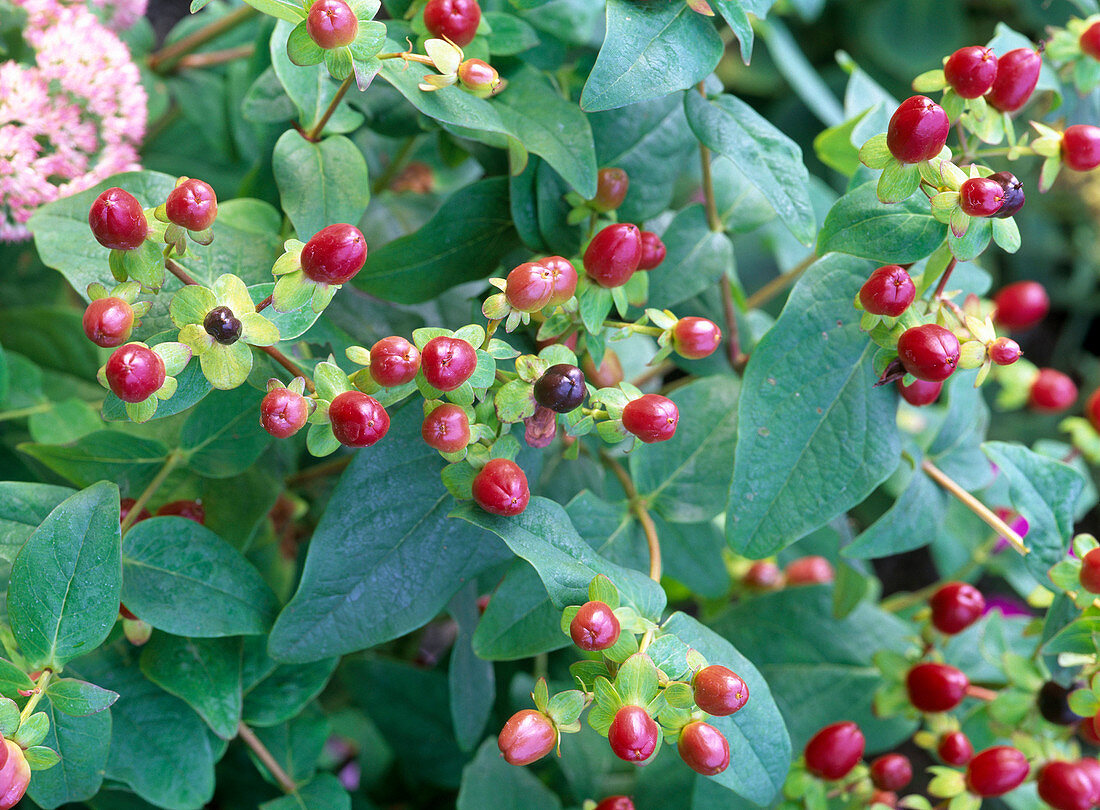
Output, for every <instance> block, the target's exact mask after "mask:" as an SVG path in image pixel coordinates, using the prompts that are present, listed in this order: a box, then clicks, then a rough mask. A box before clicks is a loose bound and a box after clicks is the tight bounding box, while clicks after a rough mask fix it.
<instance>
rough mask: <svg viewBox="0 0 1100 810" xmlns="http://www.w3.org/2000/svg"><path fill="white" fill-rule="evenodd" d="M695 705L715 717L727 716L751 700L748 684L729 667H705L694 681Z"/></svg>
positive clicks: (714, 665) (719, 665) (715, 665)
mask: <svg viewBox="0 0 1100 810" xmlns="http://www.w3.org/2000/svg"><path fill="white" fill-rule="evenodd" d="M691 685H692V688H693V689H694V691H695V705H696V706H698V707H699V708H700V709H702V710H703V711H705V712H706V713H707V714H713V715H714V716H715V717H727V716H728V715H731V714H733V713H734V712H736V711H738V710H739V709H741V708H743V707H744V705H745V704H746V703H748V702H749V687H748V684H746V683H745V681H744V680H743V679H742V678H741V676H740V675H738V674H737V673H736V672H734V671H733V670H732V669H730V668H729V667H724V666H722V665H721V664H711V665H710V666H707V667H703V668H702V669H701V670H699V672H698V673H696V675H695V679H694V680H693V681H692V684H691Z"/></svg>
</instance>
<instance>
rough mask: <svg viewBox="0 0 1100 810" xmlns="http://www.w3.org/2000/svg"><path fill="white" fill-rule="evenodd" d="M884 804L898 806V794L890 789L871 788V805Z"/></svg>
mask: <svg viewBox="0 0 1100 810" xmlns="http://www.w3.org/2000/svg"><path fill="white" fill-rule="evenodd" d="M876 804H884V805H886V806H887V807H897V806H898V794H896V793H894V792H893V791H890V790H877V789H876V790H873V791H872V792H871V806H872V807H873V806H874V805H876Z"/></svg>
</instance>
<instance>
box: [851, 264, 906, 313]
mask: <svg viewBox="0 0 1100 810" xmlns="http://www.w3.org/2000/svg"><path fill="white" fill-rule="evenodd" d="M916 297H917V288H916V285H914V284H913V279H912V278H910V277H909V273H908V272H906V270H905V268H904V267H901V266H899V265H896V264H888V265H885V266H884V267H880V268H878V269H877V270H875V271H874V272H873V273H871V275H870V277H869V278H868V279H867V280H866V281H865V282H863V286H862V287H860V288H859V303H860V304H862V305H863V308H864V309H865V310H866V311H867V312H870V313H871V314H872V315H886V316H888V317H891V318H896V317H898V316H899V315H901V313H903V312H905V310H907V309H909V305H910V304H912V303H913V299H915V298H916Z"/></svg>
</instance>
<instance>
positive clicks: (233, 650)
mask: <svg viewBox="0 0 1100 810" xmlns="http://www.w3.org/2000/svg"><path fill="white" fill-rule="evenodd" d="M141 671H142V674H144V675H145V677H146V678H148V679H149V680H151V681H152V682H153V683H155V684H156V685H157V686H159V687H160V688H161V689H163V690H164V691H166V692H168V693H169V694H172V695H175V696H176V697H178V698H180V699H182V700H184V701H186V702H187V704H188V705H189V706H190V707H191V708H192V709H194V710H195V711H196V712H197V713H198V715H199V717H201V718H202V719H203V720H204V721H205V722H206V724H207V725H208V726H210V729H211V731H213V732H214V733H215V734H217V735H218V736H219V737H221V738H222V739H223V740H231V739H233V738H234V737H236V736H237V726H238V724H239V723H240V722H241V701H242V698H241V642H240V641H239V640H238V639H231V638H211V639H204V638H183V637H181V636H171V635H168V634H167V633H154V634H153V637H152V638H151V639H150V640H149V643H148V644H146V645H145V646H144V647H143V648H142V651H141Z"/></svg>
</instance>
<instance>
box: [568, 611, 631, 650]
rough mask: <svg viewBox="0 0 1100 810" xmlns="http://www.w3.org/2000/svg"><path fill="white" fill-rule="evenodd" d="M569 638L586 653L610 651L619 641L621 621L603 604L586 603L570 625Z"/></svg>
mask: <svg viewBox="0 0 1100 810" xmlns="http://www.w3.org/2000/svg"><path fill="white" fill-rule="evenodd" d="M569 637H570V638H572V639H573V643H574V644H576V645H577V646H578V647H580V648H581V649H582V650H584V651H585V652H596V651H598V650H606V649H609V648H610V647H614V646H615V642H616V641H618V640H619V620H618V618H616V616H615V613H614V612H613V611H612V610H611V608H610V607H609V606H608V605H606V604H604V603H603V602H585V603H584V604H583V605H581V609H580V610H579V611H577V615H576V616H574V617H573V621H571V622H570V623H569Z"/></svg>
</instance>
